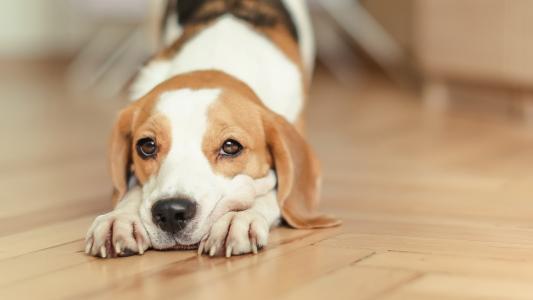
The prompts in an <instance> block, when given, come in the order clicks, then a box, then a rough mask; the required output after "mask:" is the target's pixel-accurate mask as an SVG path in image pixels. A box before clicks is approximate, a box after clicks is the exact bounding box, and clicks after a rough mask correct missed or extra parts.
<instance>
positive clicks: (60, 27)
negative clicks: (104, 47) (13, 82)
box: [0, 0, 90, 58]
mask: <svg viewBox="0 0 533 300" xmlns="http://www.w3.org/2000/svg"><path fill="white" fill-rule="evenodd" d="M89 31H90V30H89V28H88V27H87V25H86V24H84V23H83V22H75V14H74V11H73V10H72V8H71V7H70V3H69V2H68V1H65V0H18V1H17V0H3V1H0V56H2V57H3V58H6V57H7V58H27V57H40V56H55V55H61V54H63V53H67V52H72V51H73V50H74V49H75V48H77V47H79V44H80V43H81V42H82V41H83V40H84V39H85V38H86V36H87V34H88V32H89Z"/></svg>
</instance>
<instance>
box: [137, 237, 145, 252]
mask: <svg viewBox="0 0 533 300" xmlns="http://www.w3.org/2000/svg"><path fill="white" fill-rule="evenodd" d="M137 250H139V254H141V255H142V254H144V249H143V246H142V244H141V241H139V240H137Z"/></svg>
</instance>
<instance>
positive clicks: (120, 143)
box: [109, 106, 135, 205]
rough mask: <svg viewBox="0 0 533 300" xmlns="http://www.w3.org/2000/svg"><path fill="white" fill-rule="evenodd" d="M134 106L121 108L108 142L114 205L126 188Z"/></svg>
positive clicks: (129, 163) (122, 195)
mask: <svg viewBox="0 0 533 300" xmlns="http://www.w3.org/2000/svg"><path fill="white" fill-rule="evenodd" d="M134 111H135V110H134V108H133V107H132V106H130V107H127V108H125V109H124V110H122V111H121V112H120V113H119V115H118V118H117V121H116V122H115V126H114V127H113V131H112V133H111V141H110V144H109V169H110V172H111V181H112V183H113V195H112V201H113V205H116V204H117V203H118V202H119V201H120V200H121V199H122V198H123V197H124V195H125V194H126V192H127V190H128V177H129V176H128V175H129V173H130V165H131V153H130V152H131V131H132V123H133V113H134Z"/></svg>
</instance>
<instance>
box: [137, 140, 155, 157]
mask: <svg viewBox="0 0 533 300" xmlns="http://www.w3.org/2000/svg"><path fill="white" fill-rule="evenodd" d="M137 153H138V154H139V156H140V157H142V158H143V159H146V158H150V157H152V156H154V155H155V154H156V153H157V145H156V143H155V141H154V140H153V139H151V138H144V139H140V140H139V141H138V142H137Z"/></svg>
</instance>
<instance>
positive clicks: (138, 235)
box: [85, 211, 150, 258]
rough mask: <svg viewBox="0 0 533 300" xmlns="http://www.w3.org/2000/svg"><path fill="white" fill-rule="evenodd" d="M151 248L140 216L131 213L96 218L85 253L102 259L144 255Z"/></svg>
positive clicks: (114, 213) (116, 212)
mask: <svg viewBox="0 0 533 300" xmlns="http://www.w3.org/2000/svg"><path fill="white" fill-rule="evenodd" d="M149 247H150V239H149V237H148V234H147V233H146V230H145V229H144V226H143V225H142V223H141V220H140V218H139V216H138V215H135V214H132V213H129V212H120V211H112V212H110V213H107V214H105V215H101V216H98V217H96V219H95V220H94V222H93V224H92V225H91V227H90V228H89V231H88V232H87V237H86V238H85V253H87V254H89V255H93V256H100V257H102V258H107V257H117V256H129V255H134V254H143V253H144V251H145V250H146V249H148V248H149Z"/></svg>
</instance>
